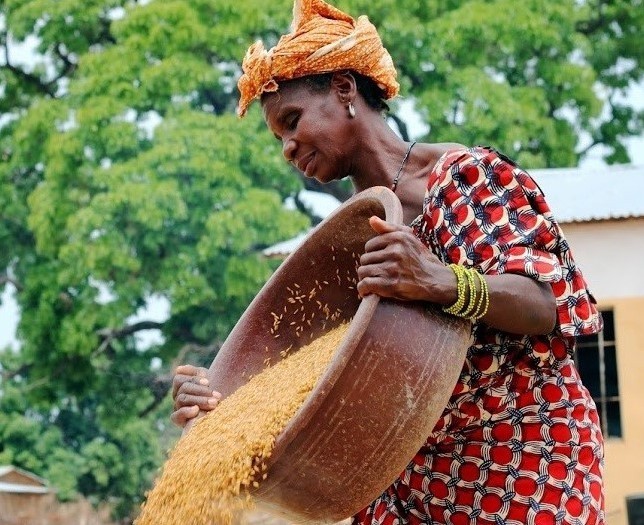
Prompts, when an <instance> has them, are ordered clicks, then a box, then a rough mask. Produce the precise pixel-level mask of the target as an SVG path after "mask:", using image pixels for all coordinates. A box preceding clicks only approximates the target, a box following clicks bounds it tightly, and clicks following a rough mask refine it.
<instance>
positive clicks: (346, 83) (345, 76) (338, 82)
mask: <svg viewBox="0 0 644 525" xmlns="http://www.w3.org/2000/svg"><path fill="white" fill-rule="evenodd" d="M331 89H333V90H334V91H335V92H336V93H337V94H338V96H339V97H340V100H341V101H342V102H343V103H345V104H346V103H347V102H353V101H354V100H355V98H356V94H357V92H358V88H357V86H356V79H355V78H354V76H353V75H352V74H351V73H350V72H348V71H336V72H335V73H333V76H332V77H331Z"/></svg>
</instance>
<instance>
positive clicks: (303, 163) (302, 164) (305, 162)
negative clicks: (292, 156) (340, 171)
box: [297, 152, 315, 175]
mask: <svg viewBox="0 0 644 525" xmlns="http://www.w3.org/2000/svg"><path fill="white" fill-rule="evenodd" d="M314 156H315V153H314V152H311V153H309V154H307V155H305V156H304V157H303V158H301V159H300V160H299V161H298V162H297V169H298V170H300V171H301V172H302V173H304V175H306V168H308V167H309V165H310V164H311V161H312V160H313V157H314Z"/></svg>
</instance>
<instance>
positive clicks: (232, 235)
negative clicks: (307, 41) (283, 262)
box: [0, 0, 644, 515]
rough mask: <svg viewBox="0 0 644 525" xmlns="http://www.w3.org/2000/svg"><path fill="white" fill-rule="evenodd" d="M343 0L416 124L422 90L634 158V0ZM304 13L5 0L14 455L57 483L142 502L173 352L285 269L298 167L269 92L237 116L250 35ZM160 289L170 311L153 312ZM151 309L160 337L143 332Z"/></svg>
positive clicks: (577, 151)
mask: <svg viewBox="0 0 644 525" xmlns="http://www.w3.org/2000/svg"><path fill="white" fill-rule="evenodd" d="M337 5H338V6H339V7H341V8H343V9H345V10H347V11H348V12H350V13H352V14H354V15H358V14H360V13H368V14H369V16H370V18H371V19H372V21H373V22H374V23H375V24H376V26H377V27H378V28H379V29H380V32H381V34H382V37H383V40H384V41H385V45H386V46H387V47H388V49H389V50H390V52H391V54H392V56H393V58H394V62H395V63H396V64H397V65H398V67H399V73H400V81H401V84H402V94H403V97H402V98H401V99H400V100H398V101H394V103H393V104H392V107H393V110H394V114H393V115H392V121H393V123H394V124H396V125H398V127H399V129H400V131H401V133H402V134H403V135H405V136H407V135H408V134H409V133H411V132H413V130H409V128H408V126H407V125H406V118H407V114H406V113H405V112H404V111H403V104H401V102H402V101H404V100H405V99H407V100H411V101H413V102H414V105H415V108H416V110H417V111H418V113H419V114H420V115H421V117H422V118H423V120H424V122H425V123H426V124H427V125H428V130H429V131H428V132H427V134H426V136H425V137H422V138H423V139H426V140H430V141H436V142H439V141H456V142H461V143H464V144H476V143H478V144H480V143H488V144H493V145H495V146H496V147H498V148H500V149H502V150H504V151H506V152H507V153H508V154H509V155H511V156H513V157H515V158H516V159H517V160H518V161H519V162H520V163H522V164H524V165H526V166H529V167H543V166H565V165H574V164H576V163H577V162H578V161H579V159H580V158H581V157H582V156H583V155H584V154H586V153H587V151H588V150H589V149H590V148H591V147H594V146H597V145H603V146H604V147H606V148H608V149H609V151H610V154H609V156H608V161H610V162H617V161H620V162H621V161H626V160H628V156H627V152H626V150H625V147H624V139H625V138H627V137H628V136H631V135H636V134H639V133H640V132H641V129H642V115H641V114H638V113H637V112H635V111H634V110H633V109H632V108H630V107H628V105H627V104H625V103H624V102H623V93H624V90H625V89H626V88H628V86H629V84H630V83H632V82H637V81H640V80H641V76H642V67H641V60H640V59H641V49H642V41H641V31H640V28H641V27H642V22H643V20H642V19H643V17H644V10H642V9H641V2H640V0H618V1H612V2H604V1H599V0H594V1H590V0H588V1H585V2H579V1H575V0H562V1H556V2H555V1H553V0H529V1H526V2H519V3H517V2H514V1H510V0H493V1H485V2H484V1H482V0H447V1H441V2H436V1H427V2H417V1H412V0H378V1H375V0H344V1H340V0H339V1H338V2H337ZM290 13H291V4H290V1H289V0H279V1H276V2H270V3H266V2H263V3H259V2H257V1H256V0H252V1H251V0H248V1H245V2H239V1H233V0H192V1H190V2H188V1H185V0H156V1H151V2H147V3H138V2H136V1H133V0H57V1H53V0H3V1H1V2H0V48H2V50H1V51H2V53H0V57H3V58H0V94H1V97H0V114H1V117H0V159H1V162H0V246H1V247H2V250H0V291H1V290H2V288H4V286H6V285H7V284H8V283H12V284H13V285H14V286H15V289H16V297H17V300H18V303H19V305H20V309H21V313H22V315H21V319H20V325H19V333H18V336H19V339H20V342H21V348H20V351H19V352H15V351H11V350H7V351H5V352H3V353H2V354H1V356H0V367H1V372H2V374H3V376H2V377H3V383H2V388H1V397H0V407H1V410H0V413H1V415H0V463H14V464H16V465H18V466H22V467H24V468H27V469H30V470H33V471H35V472H37V473H38V474H40V475H43V476H45V477H47V478H49V479H50V480H51V481H52V483H53V484H55V485H56V486H57V487H58V488H59V491H60V495H61V497H63V498H70V497H73V496H74V495H75V494H76V493H82V494H84V495H87V496H90V497H93V498H94V499H96V500H97V501H98V500H102V501H111V502H113V503H114V504H115V508H116V509H117V510H118V512H119V513H120V514H122V515H126V514H128V513H129V512H131V511H132V509H133V508H134V504H135V503H136V502H137V501H138V500H139V499H140V498H141V494H142V492H143V488H144V487H145V486H146V485H147V484H148V483H149V482H150V478H151V476H152V475H153V473H154V469H155V467H156V466H157V465H158V464H159V462H160V460H161V457H162V451H163V449H164V447H165V446H167V444H168V442H167V441H164V439H163V438H159V436H165V435H169V436H170V437H169V438H167V439H172V436H174V435H173V434H167V430H166V426H167V424H166V420H167V414H168V412H169V404H168V400H167V391H168V386H169V380H170V377H171V371H172V367H173V366H174V365H176V364H177V363H178V362H180V361H191V362H201V363H208V362H209V361H210V360H211V359H212V357H213V355H214V353H215V352H216V350H217V348H218V346H219V345H220V344H221V342H222V341H223V340H224V339H225V337H226V335H227V333H228V332H229V330H230V329H231V327H232V326H233V325H234V323H235V321H236V320H237V319H238V317H239V315H240V314H241V312H242V311H243V310H244V308H245V307H246V305H247V304H248V303H249V301H250V300H251V299H252V297H253V296H254V294H255V293H256V292H257V290H258V289H259V287H260V286H261V285H262V284H263V283H264V282H265V280H266V279H267V278H268V277H269V275H270V274H271V272H272V271H273V270H274V266H275V263H274V262H272V261H270V260H267V259H266V258H264V257H262V255H261V250H262V248H264V247H266V246H268V245H270V244H272V243H275V242H277V241H280V240H283V239H285V238H288V237H289V236H292V235H294V234H296V233H298V232H300V231H302V230H303V229H305V228H306V227H307V226H308V225H309V218H307V217H306V216H305V214H303V213H300V212H299V211H292V210H288V209H286V208H285V207H284V206H283V201H284V199H285V198H286V197H288V196H294V195H296V194H297V192H298V191H299V189H300V188H301V187H302V182H301V181H300V180H299V179H298V178H297V177H296V176H294V174H293V172H292V171H291V170H290V169H289V167H288V166H287V165H286V164H285V163H284V162H283V161H282V160H281V154H280V150H279V144H277V143H276V142H275V141H274V139H273V138H272V137H271V136H270V134H269V133H267V132H266V130H265V129H264V125H263V123H262V120H261V116H260V112H259V110H258V108H257V107H254V108H253V109H252V110H251V111H250V113H249V116H248V118H247V119H245V120H243V121H239V120H237V119H236V117H235V116H234V107H235V104H236V98H237V95H236V90H235V81H236V78H237V76H238V75H239V61H240V59H241V57H242V56H243V54H244V52H245V49H246V47H247V46H248V45H249V43H251V42H252V41H254V40H255V39H256V38H262V39H263V40H264V41H265V42H266V44H267V45H269V46H270V45H273V44H274V43H275V42H276V41H277V38H278V37H279V35H280V34H281V33H282V32H283V31H285V30H286V28H287V27H288V24H289V22H290ZM510 14H511V17H509V16H508V15H510ZM25 43H26V44H30V43H31V44H33V43H35V47H36V49H35V55H33V56H32V57H31V60H30V61H29V63H25V62H24V61H20V60H19V59H18V58H17V57H18V51H19V49H20V46H21V45H22V44H25ZM602 110H603V112H602ZM580 137H584V139H583V140H582V139H580ZM309 184H310V183H309ZM327 190H328V188H327ZM301 211H305V210H301ZM151 301H157V302H158V301H162V302H164V303H165V304H168V305H169V314H168V316H167V319H162V320H159V319H152V318H149V317H146V312H147V310H146V306H148V305H149V304H150V302H151ZM145 330H156V331H157V332H158V333H160V334H162V338H161V340H160V341H158V342H155V343H153V344H142V343H141V340H140V338H139V337H138V336H139V334H140V333H142V332H144V331H145Z"/></svg>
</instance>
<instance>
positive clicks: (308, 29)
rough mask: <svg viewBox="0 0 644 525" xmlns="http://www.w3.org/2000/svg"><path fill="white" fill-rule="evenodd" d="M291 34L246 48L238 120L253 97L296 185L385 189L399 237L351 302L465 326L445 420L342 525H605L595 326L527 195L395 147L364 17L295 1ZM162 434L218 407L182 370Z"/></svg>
mask: <svg viewBox="0 0 644 525" xmlns="http://www.w3.org/2000/svg"><path fill="white" fill-rule="evenodd" d="M294 14H295V16H294V18H295V20H294V28H293V32H292V33H290V34H288V35H285V36H284V37H282V39H281V40H280V42H279V43H278V44H277V45H276V46H275V48H273V49H271V50H270V51H265V50H264V49H263V47H262V46H261V44H255V45H253V46H251V48H250V49H249V52H248V53H247V55H246V57H245V59H244V65H243V68H244V75H243V76H242V78H241V79H240V81H239V88H240V92H241V99H240V106H239V114H240V115H243V114H244V113H245V111H246V109H247V107H248V104H249V103H250V102H251V101H252V100H254V99H255V98H261V103H262V109H263V113H264V118H265V120H266V123H267V125H268V127H269V128H270V130H271V131H272V132H273V133H274V135H275V136H276V138H277V139H278V140H280V141H281V142H282V145H283V154H284V157H285V158H286V160H287V161H288V162H291V163H292V164H293V165H294V166H295V167H296V168H297V169H298V170H300V171H301V172H302V173H303V174H304V175H305V176H307V177H314V178H316V179H317V180H318V181H320V182H323V183H324V182H330V181H332V180H336V179H339V178H343V177H346V176H348V177H350V178H351V181H352V182H353V185H354V187H355V189H356V191H361V190H364V189H366V188H369V187H372V186H388V187H391V188H392V189H393V190H394V191H395V193H396V195H397V196H398V197H399V199H400V201H401V203H402V206H403V213H404V220H405V223H406V224H409V226H400V225H394V224H389V223H387V222H385V221H383V220H381V219H379V218H376V217H373V218H371V219H370V223H371V226H372V228H373V229H374V230H375V231H376V232H377V233H378V234H379V235H377V236H376V237H375V238H374V239H372V240H370V241H369V242H368V243H367V244H366V246H365V253H364V255H362V257H361V259H360V267H359V270H358V277H359V284H358V292H359V293H360V295H361V296H365V295H368V294H372V293H375V294H378V295H381V296H384V297H392V298H395V299H399V300H422V301H427V302H429V303H435V304H439V305H442V306H443V308H444V310H445V311H446V312H449V313H450V314H452V315H459V316H462V317H467V318H470V319H472V320H473V321H474V325H473V326H474V327H473V341H474V342H473V344H472V346H471V347H470V348H469V350H468V353H467V358H466V360H465V363H464V364H463V367H462V371H461V374H460V377H459V380H458V383H457V385H456V387H455V389H454V391H453V393H452V396H451V398H450V401H449V403H448V406H447V407H446V408H445V410H444V411H443V414H442V416H441V418H440V419H439V421H438V422H437V423H436V426H435V428H434V430H433V432H432V434H431V435H430V436H428V438H427V441H426V443H425V445H424V446H423V447H422V449H421V450H420V451H418V453H417V454H416V455H415V456H414V458H412V459H411V461H410V463H409V465H408V467H407V468H406V469H405V471H404V472H402V473H401V475H400V477H399V478H398V479H397V480H396V481H395V482H394V483H393V484H392V485H391V486H390V487H389V488H387V489H386V490H385V491H384V492H383V494H382V495H381V496H380V497H378V498H377V499H376V500H375V501H374V502H373V503H372V504H371V505H369V506H368V507H367V508H365V509H363V510H362V511H360V512H359V513H358V514H357V515H356V516H355V517H354V518H353V522H354V523H355V524H403V523H410V524H420V523H436V524H443V523H444V524H465V523H477V524H479V523H490V524H492V523H494V524H526V523H529V524H538V525H541V524H549V523H553V524H554V523H557V524H559V523H566V524H571V525H572V524H578V523H584V524H600V523H603V522H604V515H603V514H604V513H603V486H602V465H603V441H602V436H601V432H600V429H599V423H598V416H597V412H596V409H595V406H594V403H593V401H592V398H591V397H590V395H589V393H588V391H587V390H586V389H585V388H584V387H583V385H582V384H581V381H580V379H579V376H578V373H577V371H576V369H575V367H574V364H573V362H572V359H571V355H572V352H573V351H574V345H575V337H576V336H578V335H582V334H590V333H595V332H597V331H599V330H600V329H601V317H600V315H599V313H598V311H597V309H596V308H595V305H594V299H593V298H592V295H591V294H590V292H589V291H588V290H587V287H586V283H585V281H584V278H583V276H582V274H581V272H580V271H579V269H578V268H577V266H576V264H575V262H574V260H573V257H572V254H571V252H570V249H569V247H568V244H567V242H566V240H565V238H564V236H563V233H562V231H561V229H560V228H559V226H558V224H557V222H556V220H555V219H554V217H553V215H552V213H551V212H550V210H549V208H548V205H547V204H546V202H545V200H544V196H543V194H542V193H541V191H540V189H539V188H538V186H537V185H536V184H535V183H534V181H533V180H532V179H531V178H530V177H529V175H528V174H527V173H526V172H525V171H523V170H522V169H520V168H519V167H517V166H516V165H515V164H514V163H513V162H512V161H511V160H509V159H507V158H506V157H504V156H503V155H501V154H500V153H498V152H496V151H495V150H493V149H491V148H486V147H475V148H465V147H463V146H460V145H455V144H416V143H413V142H412V143H411V144H407V143H405V142H403V141H402V140H401V139H400V138H399V137H398V136H397V135H396V134H395V133H394V132H393V131H392V130H391V129H390V128H389V127H388V125H387V123H386V121H385V120H384V119H383V115H382V112H383V109H384V108H386V104H385V102H384V100H385V99H388V98H391V97H393V96H395V95H396V93H397V91H398V84H397V83H396V80H395V69H394V68H393V64H392V63H391V59H390V57H389V55H388V53H387V51H386V50H385V49H384V47H382V44H381V42H380V39H379V37H378V36H377V33H376V31H375V28H373V26H372V25H371V24H370V23H369V22H368V20H367V19H366V17H360V18H359V19H358V21H357V22H356V21H354V20H353V19H352V18H351V17H349V16H348V15H346V14H344V13H342V12H340V11H338V10H337V9H335V8H333V7H332V6H329V5H328V4H325V3H324V2H322V0H313V1H310V2H306V3H299V2H296V8H295V13H294ZM173 397H174V399H175V412H174V413H173V416H172V419H173V421H175V423H177V424H179V425H181V426H184V425H185V424H186V422H187V421H189V420H190V419H191V418H194V417H195V416H196V415H197V414H198V413H199V411H200V410H210V409H212V408H214V407H215V406H216V404H217V401H218V399H219V397H220V396H219V395H218V394H217V393H216V392H212V390H211V388H210V385H208V380H207V379H206V377H205V370H204V369H198V368H195V367H190V366H184V367H179V369H178V370H177V375H176V377H175V381H174V388H173Z"/></svg>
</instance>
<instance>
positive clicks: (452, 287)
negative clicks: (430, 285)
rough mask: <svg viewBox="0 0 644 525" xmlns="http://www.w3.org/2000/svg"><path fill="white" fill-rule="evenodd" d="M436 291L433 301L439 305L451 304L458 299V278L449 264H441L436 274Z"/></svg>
mask: <svg viewBox="0 0 644 525" xmlns="http://www.w3.org/2000/svg"><path fill="white" fill-rule="evenodd" d="M437 277H438V279H437V287H436V288H437V290H436V291H437V293H436V296H435V299H434V302H436V303H437V304H439V305H441V306H451V305H453V304H454V303H455V302H456V301H457V300H458V279H457V277H456V274H455V273H454V271H453V270H452V269H451V268H450V267H449V266H443V267H442V270H441V271H440V274H439V275H438V276H437Z"/></svg>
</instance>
